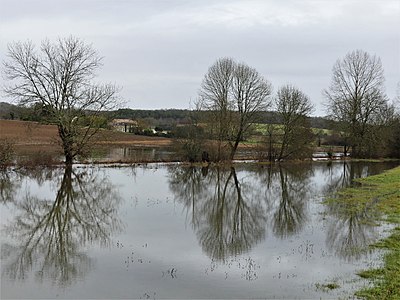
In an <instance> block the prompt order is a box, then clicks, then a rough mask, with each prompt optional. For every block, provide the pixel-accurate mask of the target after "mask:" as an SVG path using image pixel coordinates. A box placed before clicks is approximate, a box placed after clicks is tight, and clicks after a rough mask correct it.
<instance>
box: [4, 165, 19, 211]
mask: <svg viewBox="0 0 400 300" xmlns="http://www.w3.org/2000/svg"><path fill="white" fill-rule="evenodd" d="M15 177H16V176H15V174H14V173H13V172H7V171H5V170H1V171H0V203H3V204H6V203H9V202H12V201H13V197H14V194H15V191H16V190H17V189H18V187H19V181H18V180H16V178H15Z"/></svg>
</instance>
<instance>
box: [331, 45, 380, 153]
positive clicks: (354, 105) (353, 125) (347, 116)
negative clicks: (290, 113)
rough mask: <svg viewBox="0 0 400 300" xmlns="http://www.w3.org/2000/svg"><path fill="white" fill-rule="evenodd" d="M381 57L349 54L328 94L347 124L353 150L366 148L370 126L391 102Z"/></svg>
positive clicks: (340, 62)
mask: <svg viewBox="0 0 400 300" xmlns="http://www.w3.org/2000/svg"><path fill="white" fill-rule="evenodd" d="M383 85H384V76H383V67H382V63H381V60H380V59H379V58H378V57H376V56H375V55H373V56H371V55H370V54H368V53H367V52H364V51H362V50H356V51H353V52H350V53H348V54H347V55H346V56H345V57H344V59H342V60H338V61H337V62H336V64H335V65H334V67H333V75H332V82H331V85H330V87H329V89H328V90H325V91H324V93H325V96H326V98H327V100H328V103H327V104H328V105H327V106H328V112H329V113H330V115H331V116H332V118H333V119H335V120H337V121H340V122H342V124H347V125H346V126H347V129H346V131H347V132H348V136H349V138H350V140H351V143H352V147H353V152H358V151H359V150H361V149H360V148H361V147H362V140H363V139H364V137H365V135H366V134H367V129H368V125H371V124H373V123H374V122H375V121H376V119H377V118H378V117H379V114H380V112H381V110H382V109H385V107H386V105H387V100H386V96H385V94H384V86H383Z"/></svg>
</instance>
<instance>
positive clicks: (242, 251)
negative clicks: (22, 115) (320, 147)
mask: <svg viewBox="0 0 400 300" xmlns="http://www.w3.org/2000/svg"><path fill="white" fill-rule="evenodd" d="M394 166H395V164H393V163H350V162H334V163H328V162H313V163H302V164H283V165H275V166H257V165H253V164H240V165H238V166H236V167H235V168H222V169H221V168H191V167H183V166H180V165H179V164H168V165H166V164H165V165H160V164H148V165H144V166H140V167H135V168H131V167H120V168H116V167H106V166H97V167H91V166H74V167H73V168H70V169H61V168H60V169H52V170H47V169H44V170H35V171H15V170H9V171H8V172H6V173H1V174H0V176H1V177H0V188H1V190H0V200H1V204H0V207H1V212H0V213H1V221H0V225H1V272H2V274H1V298H17V299H20V298H37V299H43V298H103V299H104V298H108V299H116V298H138V299H140V298H141V299H159V298H161V299H163V298H179V299H183V298H202V299H207V298H267V299H270V298H293V299H296V298H300V299H304V298H317V299H318V298H320V297H322V298H324V299H326V298H335V299H336V298H338V297H344V298H347V297H351V295H352V292H353V291H354V289H356V288H358V287H360V286H363V285H365V284H367V283H366V282H364V281H363V280H361V279H359V278H357V276H356V275H355V272H356V271H357V270H360V269H363V268H365V267H368V266H370V265H376V264H377V263H378V262H379V257H380V255H381V253H379V252H371V251H370V249H369V248H368V247H367V245H368V244H370V243H372V242H374V241H375V240H376V239H377V238H378V237H379V236H380V235H382V234H385V226H384V225H383V226H374V225H373V224H372V223H371V222H368V220H371V218H373V217H375V215H374V214H375V212H374V208H373V207H370V208H369V209H367V210H365V211H364V212H363V213H362V214H353V215H352V214H349V213H348V211H347V213H345V211H346V210H345V209H344V208H343V207H340V206H337V205H324V204H322V202H323V200H324V199H325V197H326V196H327V195H330V194H332V193H333V192H334V191H335V190H337V189H338V188H341V187H345V186H348V185H349V184H351V181H352V180H353V179H354V178H358V177H364V176H367V175H371V174H376V173H380V172H382V171H383V170H385V169H388V168H391V167H394ZM330 286H335V287H337V288H334V289H330V288H329V287H330Z"/></svg>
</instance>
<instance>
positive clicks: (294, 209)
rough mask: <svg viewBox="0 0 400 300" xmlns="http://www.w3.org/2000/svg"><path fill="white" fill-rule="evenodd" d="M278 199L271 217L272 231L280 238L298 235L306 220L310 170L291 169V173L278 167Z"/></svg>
mask: <svg viewBox="0 0 400 300" xmlns="http://www.w3.org/2000/svg"><path fill="white" fill-rule="evenodd" d="M278 169H279V172H278V173H279V183H280V189H279V190H280V197H277V199H278V200H279V202H278V206H277V208H276V210H275V213H274V217H273V225H272V228H273V231H274V233H275V235H276V236H278V237H280V238H287V237H289V236H292V235H293V234H296V233H298V232H299V231H300V230H301V229H302V228H303V225H304V222H305V220H306V215H305V207H306V202H307V200H308V199H307V198H309V197H310V195H309V178H310V172H311V168H309V167H308V168H305V167H303V168H296V167H292V168H291V172H290V171H289V170H288V169H285V168H283V167H282V166H281V165H279V168H278Z"/></svg>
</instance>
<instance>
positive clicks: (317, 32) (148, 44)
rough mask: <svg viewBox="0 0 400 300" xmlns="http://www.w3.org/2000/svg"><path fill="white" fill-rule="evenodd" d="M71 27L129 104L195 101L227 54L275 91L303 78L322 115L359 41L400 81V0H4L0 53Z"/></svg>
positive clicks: (390, 82) (392, 87) (389, 80)
mask: <svg viewBox="0 0 400 300" xmlns="http://www.w3.org/2000/svg"><path fill="white" fill-rule="evenodd" d="M69 35H73V36H76V37H79V38H82V39H83V40H85V41H86V42H87V43H91V44H92V45H93V47H94V48H95V49H96V50H97V51H98V52H99V54H100V55H101V56H104V66H103V67H102V69H101V70H100V71H99V78H98V80H100V81H105V82H113V83H116V84H117V85H118V86H121V87H122V91H121V95H122V97H123V99H124V101H125V105H124V106H125V107H130V108H138V109H156V108H190V107H191V104H190V103H193V102H194V101H195V100H196V98H197V94H198V90H199V87H200V84H201V81H202V78H203V76H204V74H205V73H206V72H207V69H208V68H209V67H210V66H211V65H212V64H213V63H214V62H215V60H216V59H218V58H220V57H232V58H234V59H236V60H238V61H242V62H245V63H247V64H248V65H249V66H252V67H254V68H256V69H257V70H258V71H259V72H260V73H261V74H262V75H263V76H264V77H265V78H267V79H268V80H269V81H270V82H271V83H272V85H273V86H274V92H276V91H277V89H278V88H279V87H280V86H281V85H282V84H285V83H291V84H294V85H296V86H297V87H299V88H300V89H302V90H303V92H305V93H306V94H307V95H308V96H309V97H310V98H311V100H312V102H313V103H314V104H315V106H316V110H315V112H314V115H324V114H325V111H324V106H323V102H324V101H325V100H324V98H323V96H322V90H323V89H325V88H327V87H328V86H329V83H330V79H331V70H332V66H333V64H334V63H335V61H336V60H337V59H339V58H342V57H344V56H345V55H346V54H347V53H348V52H350V51H352V50H355V49H362V50H365V51H367V52H369V53H370V54H376V55H377V56H379V57H380V58H381V60H382V64H383V67H384V70H385V78H386V92H387V94H388V96H389V97H390V98H391V99H393V98H394V97H395V95H396V86H397V83H398V82H399V81H400V0H376V1H368V0H353V1H352V0H343V1H342V0H333V1H331V0H319V1H317V0H313V1H312V0H306V1H303V0H293V1H290V0H264V1H245V0H241V1H234V0H233V1H211V0H202V1H175V0H173V1H172V0H171V1H169V0H168V1H167V0H165V1H161V0H154V1H151V0H102V1H100V0H78V1H74V0H68V1H64V0H63V1H61V0H57V1H55V0H35V1H33V0H32V1H28V0H25V1H21V0H0V59H1V60H3V59H4V57H5V54H6V51H7V44H8V43H10V42H12V41H26V40H28V39H29V40H32V41H33V42H35V43H37V44H39V43H40V41H42V40H43V39H45V38H49V39H52V40H54V39H56V38H57V37H67V36H69ZM2 80H3V79H0V84H1V85H3V84H4V81H2ZM3 100H5V99H4V98H3Z"/></svg>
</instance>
